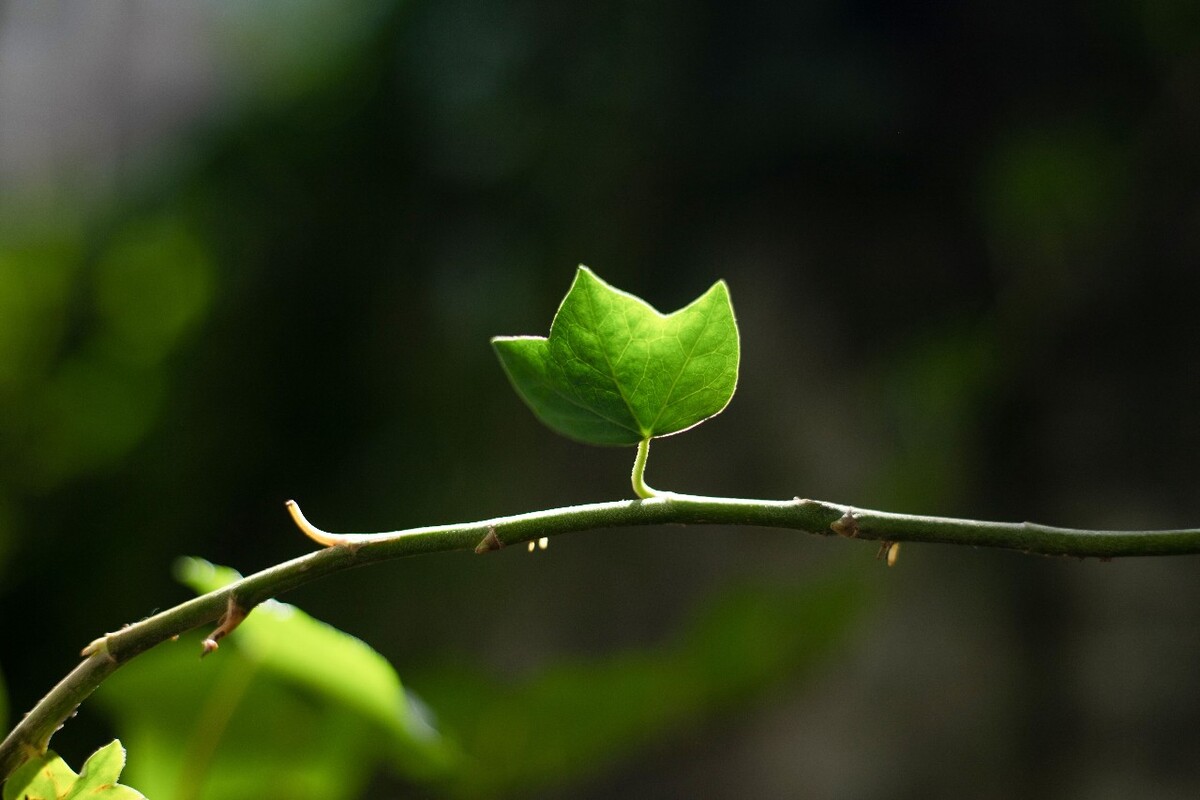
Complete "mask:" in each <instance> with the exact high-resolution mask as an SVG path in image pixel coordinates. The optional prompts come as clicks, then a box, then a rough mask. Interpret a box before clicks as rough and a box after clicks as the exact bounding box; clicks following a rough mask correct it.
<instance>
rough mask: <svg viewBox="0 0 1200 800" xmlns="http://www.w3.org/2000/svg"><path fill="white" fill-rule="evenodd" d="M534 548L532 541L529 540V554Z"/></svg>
mask: <svg viewBox="0 0 1200 800" xmlns="http://www.w3.org/2000/svg"><path fill="white" fill-rule="evenodd" d="M534 547H536V545H535V544H534V543H533V539H530V540H529V552H531V553H532V552H533V548H534Z"/></svg>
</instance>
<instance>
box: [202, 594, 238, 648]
mask: <svg viewBox="0 0 1200 800" xmlns="http://www.w3.org/2000/svg"><path fill="white" fill-rule="evenodd" d="M249 614H250V611H249V610H247V609H244V608H242V607H241V606H240V605H238V601H237V598H235V597H234V596H233V592H230V593H229V600H228V602H227V603H226V605H225V613H224V614H223V615H222V616H221V619H220V621H218V622H217V628H216V630H214V631H213V632H212V633H211V634H209V636H208V638H207V639H205V640H204V642H203V643H202V644H201V651H200V657H201V658H204V657H205V656H206V655H208V654H209V653H211V652H212V651H214V650H216V649H217V648H218V647H219V646H220V645H218V644H217V642H219V641H221V640H222V639H224V638H225V637H226V636H228V635H229V634H231V633H233V632H234V630H236V629H237V626H238V625H241V624H242V620H244V619H245V618H246V617H247V616H248V615H249Z"/></svg>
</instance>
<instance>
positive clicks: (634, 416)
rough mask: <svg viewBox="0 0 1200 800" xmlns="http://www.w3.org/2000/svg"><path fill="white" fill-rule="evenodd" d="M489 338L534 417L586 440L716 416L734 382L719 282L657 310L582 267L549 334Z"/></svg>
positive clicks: (731, 333)
mask: <svg viewBox="0 0 1200 800" xmlns="http://www.w3.org/2000/svg"><path fill="white" fill-rule="evenodd" d="M492 344H493V345H494V346H495V348H496V353H497V354H498V355H499V357H500V363H501V364H502V365H503V366H504V369H505V371H506V372H507V373H508V377H509V379H510V380H511V381H512V384H513V386H514V387H515V388H516V390H517V393H518V394H520V395H521V398H522V399H523V400H524V401H525V402H526V403H527V404H528V405H529V407H530V408H531V409H533V412H534V414H536V415H537V417H538V419H540V420H541V421H542V422H543V423H545V424H546V425H548V426H549V427H550V428H552V429H553V430H555V431H557V432H559V433H561V434H563V435H564V436H568V437H570V438H572V439H577V440H579V441H581V442H586V443H588V444H601V445H606V444H607V445H627V444H637V443H638V442H640V441H641V440H643V439H646V438H648V437H653V436H666V435H668V434H671V433H677V432H679V431H682V430H686V429H687V428H690V427H692V426H693V425H697V424H699V423H700V422H703V421H704V420H706V419H708V418H709V417H711V416H714V415H716V414H718V413H720V412H721V411H722V410H723V409H724V408H725V406H726V405H728V404H729V400H730V398H732V397H733V391H734V388H735V387H736V386H737V371H738V356H739V345H738V330H737V323H736V322H735V321H734V318H733V306H732V305H731V304H730V302H729V290H728V289H727V288H726V286H725V283H724V281H721V282H718V283H716V284H714V285H713V287H712V288H711V289H709V290H708V291H707V292H705V293H704V294H703V295H702V296H701V297H700V298H699V299H697V300H695V301H694V302H692V303H691V304H690V305H688V306H687V307H685V308H682V309H680V310H679V311H676V312H674V313H673V314H667V315H663V314H660V313H659V312H658V311H656V310H654V308H652V307H651V306H650V305H649V304H647V303H646V302H645V301H643V300H641V299H639V298H637V297H634V296H633V295H631V294H626V293H625V292H622V291H619V290H617V289H615V288H613V287H612V286H609V285H608V284H607V283H605V282H604V281H602V280H600V278H598V277H596V274H595V273H593V272H592V271H591V270H589V269H588V268H587V267H580V268H579V270H578V272H577V273H576V274H575V281H574V283H572V285H571V289H570V291H569V292H567V296H566V298H565V299H564V300H563V302H562V305H561V306H560V307H559V309H558V313H557V314H555V315H554V321H553V323H552V324H551V326H550V337H549V338H548V339H547V338H543V337H539V336H498V337H496V338H494V339H493V340H492Z"/></svg>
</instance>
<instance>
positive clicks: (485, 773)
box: [420, 578, 867, 797]
mask: <svg viewBox="0 0 1200 800" xmlns="http://www.w3.org/2000/svg"><path fill="white" fill-rule="evenodd" d="M866 596H867V592H865V591H864V587H863V586H862V585H861V584H860V583H859V582H858V581H857V580H853V579H848V578H835V579H830V580H825V581H821V582H817V583H814V584H812V585H807V586H804V587H801V588H765V587H758V588H751V587H743V588H736V589H731V590H729V591H726V592H724V593H722V594H721V595H720V596H718V597H716V598H714V599H713V601H712V602H711V603H710V604H709V606H708V607H707V608H706V609H705V610H704V611H703V612H702V613H701V614H700V615H699V618H698V619H697V620H696V622H695V623H694V624H693V625H692V626H690V628H689V629H687V630H686V631H685V632H683V634H682V635H681V636H680V637H679V638H678V639H677V640H676V641H674V642H673V643H670V644H667V645H666V646H664V647H662V648H661V649H659V650H651V651H634V652H626V653H620V654H616V655H614V656H611V657H609V658H606V659H603V660H597V661H593V662H579V663H575V664H561V665H557V666H554V667H551V668H549V669H547V670H546V671H544V672H542V673H541V674H538V675H533V676H530V677H529V678H527V679H525V680H522V681H517V682H514V683H506V682H504V681H502V680H500V679H498V678H497V677H496V676H494V675H491V674H488V673H487V672H485V671H483V670H477V669H472V668H468V667H464V666H463V665H462V664H461V662H460V663H455V664H449V665H445V666H444V667H443V668H441V669H438V670H437V671H435V672H433V673H431V674H429V675H427V676H423V677H422V678H421V679H420V685H421V687H422V693H423V694H424V695H425V696H426V697H427V698H428V699H429V701H430V702H431V703H432V704H433V705H434V707H436V708H437V709H438V713H439V715H440V717H441V719H442V720H443V722H444V726H445V728H446V730H447V731H448V732H450V733H452V734H453V735H455V736H456V737H458V739H459V741H460V742H461V744H462V746H463V749H464V750H465V751H466V753H467V754H468V756H469V758H468V759H467V760H466V761H465V762H464V769H463V770H462V771H461V772H458V773H456V774H455V775H454V776H453V777H454V781H453V782H452V783H451V784H450V785H449V786H448V787H447V790H448V791H449V792H451V793H452V794H454V795H456V796H461V797H494V796H500V795H507V796H524V795H527V794H528V793H530V792H534V791H544V790H551V791H552V790H553V789H554V788H555V787H561V786H563V785H565V784H566V783H568V782H569V781H573V780H578V779H579V778H580V777H584V776H587V775H589V774H592V773H597V772H599V771H601V770H602V769H604V768H606V767H610V766H611V765H613V764H614V763H616V762H619V761H620V760H621V759H623V758H627V757H630V756H632V755H633V754H635V753H637V752H638V751H639V750H642V749H644V748H645V747H647V746H649V745H651V744H653V743H656V742H661V741H663V740H664V739H665V738H669V737H670V736H671V735H672V734H673V733H675V732H679V731H683V730H688V729H694V728H695V727H696V726H698V725H702V724H705V723H707V722H711V721H713V720H715V719H716V718H717V717H719V716H720V715H722V714H723V713H728V712H731V711H733V710H734V709H737V708H741V707H743V706H744V704H745V703H746V702H747V701H751V700H753V699H755V698H761V697H762V696H763V694H764V693H765V692H766V691H767V690H769V689H770V688H771V687H774V686H777V685H779V684H781V683H783V682H792V681H796V680H797V679H798V678H799V677H800V676H802V675H803V673H804V671H805V670H806V669H808V668H811V667H812V666H813V665H815V664H817V663H818V662H820V660H821V659H823V658H826V657H828V656H829V655H830V654H831V653H832V652H833V651H834V649H835V648H836V646H837V645H838V643H839V642H841V641H842V640H843V637H844V636H845V635H847V634H848V632H849V630H850V628H851V626H852V625H853V623H854V621H855V620H856V619H857V618H858V616H859V612H860V610H861V609H862V608H863V606H864V600H865V598H866Z"/></svg>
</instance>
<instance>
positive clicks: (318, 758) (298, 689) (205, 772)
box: [97, 559, 455, 800]
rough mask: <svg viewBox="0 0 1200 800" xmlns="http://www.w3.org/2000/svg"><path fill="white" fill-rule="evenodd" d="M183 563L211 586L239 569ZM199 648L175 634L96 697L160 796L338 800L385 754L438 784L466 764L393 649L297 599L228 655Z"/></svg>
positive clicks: (261, 620)
mask: <svg viewBox="0 0 1200 800" xmlns="http://www.w3.org/2000/svg"><path fill="white" fill-rule="evenodd" d="M178 572H179V576H180V578H181V579H182V580H183V581H184V582H185V583H187V584H188V585H189V586H191V587H192V588H194V589H195V590H196V591H198V592H206V591H211V590H213V589H216V588H220V587H221V586H224V585H226V584H227V583H229V582H230V581H233V580H237V579H238V578H239V577H240V576H239V575H238V574H237V573H236V572H235V571H234V570H231V569H228V568H226V567H218V566H214V565H212V564H209V563H208V562H206V561H203V560H200V559H184V560H182V561H181V562H180V564H179V567H178ZM198 654H199V644H198V642H197V641H190V642H189V644H188V645H187V646H184V645H179V644H174V645H164V646H162V647H159V648H157V649H155V650H153V651H151V652H149V653H146V654H144V655H142V656H141V657H139V658H138V659H137V660H135V661H134V662H132V663H131V664H129V665H128V666H127V667H126V668H124V669H122V670H121V671H120V672H119V673H118V674H117V675H115V676H113V678H111V679H109V680H108V681H107V682H106V683H105V684H104V685H103V686H102V687H101V689H100V691H99V692H98V694H97V696H98V698H99V699H100V701H101V702H102V703H103V704H104V705H105V706H106V707H107V708H108V709H109V711H110V712H111V713H112V715H113V716H114V717H115V719H116V720H117V724H118V726H119V728H120V730H121V731H122V735H123V738H124V739H125V741H126V742H128V743H129V745H130V747H131V748H134V749H135V752H137V753H138V754H139V758H138V759H137V761H136V764H135V767H136V770H135V772H134V775H135V777H136V778H137V781H138V785H139V786H143V787H145V788H146V789H147V791H150V792H151V793H152V794H153V796H154V797H155V798H156V800H172V799H173V798H176V799H178V798H213V800H218V799H219V800H231V799H236V798H247V799H249V798H256V799H261V798H280V799H281V800H283V798H287V799H288V800H304V798H314V800H315V799H316V798H320V799H321V800H338V798H352V797H356V796H358V794H359V793H360V792H361V790H362V788H363V786H364V785H365V783H366V781H367V780H368V779H369V778H370V775H371V773H372V771H373V769H374V767H375V765H377V764H380V763H386V764H388V765H390V766H391V767H392V768H393V769H394V770H396V771H398V772H400V773H401V774H403V775H405V776H407V777H409V778H412V779H414V780H418V781H427V780H431V779H433V778H434V777H436V776H439V775H441V774H442V773H443V772H444V771H445V770H447V769H448V768H449V767H450V766H451V765H452V763H453V762H454V759H455V751H454V750H453V749H452V748H451V747H450V746H449V745H448V744H447V743H446V742H445V741H444V740H443V739H442V738H441V737H440V736H439V734H438V733H437V732H436V731H435V730H434V729H433V728H432V727H431V726H430V725H429V724H428V722H426V721H425V720H424V719H423V718H422V717H421V716H420V715H419V714H418V713H417V711H415V710H414V708H413V706H412V704H411V703H410V702H409V699H408V697H407V696H406V695H405V692H404V689H403V687H402V686H401V683H400V679H399V677H397V676H396V673H395V671H394V670H393V669H392V667H391V665H390V664H388V662H387V661H386V660H385V659H384V658H383V657H382V656H380V655H379V654H378V653H376V652H375V651H374V650H372V649H371V648H370V647H368V646H367V645H366V644H364V643H363V642H362V641H360V640H359V639H356V638H354V637H353V636H350V635H349V634H346V633H343V632H341V631H338V630H337V629H335V628H333V627H331V626H329V625H326V624H325V623H322V622H319V621H317V620H315V619H313V618H312V617H310V616H308V615H307V614H305V613H304V612H302V611H300V610H299V609H297V608H295V607H294V606H290V605H287V604H284V603H278V602H275V601H269V602H267V603H263V604H261V605H259V606H258V607H257V608H256V609H254V611H253V612H252V613H251V614H250V615H249V617H247V619H246V620H245V621H244V622H243V623H242V624H241V625H240V626H239V627H238V628H237V630H236V631H234V632H233V634H231V635H230V636H229V637H228V638H227V639H225V640H224V641H223V643H222V647H221V650H220V651H219V653H218V654H216V655H214V656H212V657H210V658H209V659H206V660H205V661H203V662H201V661H200V659H199V658H198V657H197V656H198ZM381 733H383V734H384V735H382V736H381V735H380V734H381Z"/></svg>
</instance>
